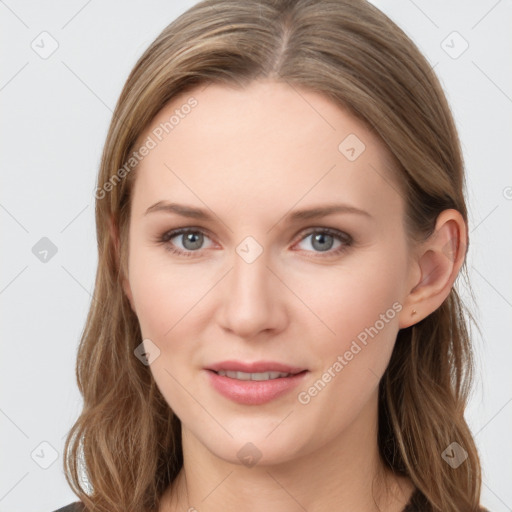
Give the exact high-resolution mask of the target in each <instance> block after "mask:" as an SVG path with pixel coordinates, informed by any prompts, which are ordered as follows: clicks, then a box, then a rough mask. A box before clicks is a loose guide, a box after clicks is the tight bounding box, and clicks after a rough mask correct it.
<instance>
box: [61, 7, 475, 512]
mask: <svg viewBox="0 0 512 512" xmlns="http://www.w3.org/2000/svg"><path fill="white" fill-rule="evenodd" d="M258 78H266V79H272V80H276V81H285V82H287V83H289V84H290V85H292V86H293V87H302V88H305V89H309V90H313V91H316V92H320V93H323V94H324V95H326V96H327V97H328V98H330V99H331V100H332V101H334V102H336V103H337V104H338V105H339V106H340V107H342V108H345V109H348V110H349V111H350V112H351V113H353V114H354V115H355V116H357V118H358V119H360V120H361V121H362V122H364V123H365V124H366V125H367V126H368V127H369V128H370V129H371V130H372V131H373V132H374V133H375V134H377V135H378V137H380V139H381V140H382V142H383V144H384V145H385V146H386V147H387V148H388V150H389V151H390V154H391V155H392V157H393V159H394V163H395V165H394V169H393V172H394V173H395V174H396V176H397V178H398V180H399V182H400V183H401V185H402V189H403V193H404V197H405V200H406V222H407V227H408V232H409V234H410V236H411V239H413V238H414V239H421V238H424V237H426V236H428V235H429V234H430V233H432V231H433V229H434V225H435V221H436V218H437V216H438V215H439V213H440V212H442V211H443V210H444V209H447V208H454V209H456V210H458V211H459V212H460V213H461V214H462V216H463V217H464V219H465V221H466V224H467V212H466V206H465V200H464V171H463V167H464V165H463V160H462V154H461V149H460V143H459V139H458V135H457V132H456V128H455V124H454V121H453V118H452V115H451V112H450V108H449V105H448V103H447V100H446V98H445V95H444V93H443V90H442V88H441V85H440V83H439V81H438V79H437V77H436V75H435V73H434V72H433V70H432V68H431V67H430V65H429V64H428V62H427V60H426V59H425V58H424V57H423V55H422V54H421V53H420V51H419V50H418V49H417V47H416V46H415V45H414V43H413V42H412V41H411V40H410V39H409V38H408V37H407V36H406V35H405V33H404V32H403V31H402V30H401V29H400V28H399V27H397V26H396V25H395V24H394V23H393V22H392V21H391V20H390V19H388V18H387V17H386V16H385V15H384V14H383V13H382V12H380V11H379V10H378V9H377V8H375V7H374V6H372V5H371V4H370V3H368V2H366V1H365V0H255V1H251V2H245V1H241V0H205V1H202V2H200V3H198V4H196V5H195V6H193V7H192V8H191V9H189V10H188V11H187V12H185V13H184V14H183V15H181V16H180V17H179V18H177V19H176V20H175V21H174V22H172V23H171V24H170V25H169V26H168V27H167V28H165V29H164V30H163V32H162V33H161V34H160V35H159V36H158V38H157V39H156V40H155V41H154V42H153V43H152V44H151V46H150V47H149V48H148V49H147V50H146V51H145V53H144V54H143V55H142V57H141V58H140V59H139V61H138V62H137V64H136V65H135V67H134V69H133V70H132V72H131V74H130V76H129V77H128V80H127V82H126V84H125V86H124V89H123V91H122V93H121V96H120V98H119V101H118V103H117V106H116V108H115V111H114V115H113V118H112V122H111V125H110V129H109V132H108V135H107V139H106V143H105V147H104V151H103V155H102V160H101V167H100V171H99V176H98V184H97V186H98V188H97V191H96V194H95V195H96V228H97V242H98V256H99V258H98V269H97V275H96V283H95V291H94V300H92V302H91V307H90V310H89V314H88V318H87V321H86V325H85V328H84V331H83V334H82V339H81V342H80V346H79V350H78V357H77V368H76V373H77V381H78V387H79V390H80V392H81V394H82V395H83V410H82V412H81V414H80V416H79V418H78V419H77V421H76V423H75V424H74V425H73V427H72V429H71V430H70V432H69V434H68V437H67V440H66V445H65V459H64V468H65V473H66V478H67V479H68V482H69V484H70V485H71V487H72V488H73V490H74V492H75V493H76V494H77V495H78V497H79V498H80V499H81V500H82V501H83V502H84V504H85V505H86V507H87V509H88V510H91V511H98V512H126V511H127V510H136V511H148V512H149V511H153V510H155V509H157V507H158V504H159V502H160V498H161V496H162V494H163V492H164V490H165V489H166V488H167V487H168V486H169V484H170V483H171V482H172V481H173V480H174V479H175V477H176V476H177V474H178V472H179V471H180V469H181V467H182V464H183V454H182V447H181V441H180V439H181V438H180V427H181V425H180V421H179V419H178V418H177V417H176V416H175V415H174V414H173V411H172V410H171V409H170V407H169V406H168V404H167V403H166V402H165V400H164V399H163V397H162V395H161V394H160V392H159V390H158V388H157V386H156V384H155V381H154V379H153V378H152V375H151V372H150V370H149V367H147V366H145V365H143V364H141V362H140V361H139V360H138V359H137V358H136V357H135V356H134V349H135V348H136V347H137V346H138V345H139V344H140V343H141V341H142V337H141V332H140V328H139V323H138V320H137V317H136V315H135V314H134V312H133V311H132V309H131V307H130V303H129V301H128V299H127V297H126V295H125V294H124V292H123V289H122V279H123V277H124V276H126V275H127V274H126V262H127V253H128V223H129V218H130V201H131V190H132V187H133V183H134V179H135V176H136V163H134V162H133V161H132V160H131V159H132V154H133V151H134V149H136V143H137V141H138V139H139V137H140V136H141V134H143V133H144V130H145V129H146V128H147V127H148V125H149V123H150V122H151V121H152V119H154V117H155V115H156V114H157V113H158V112H159V111H160V110H161V109H162V108H163V107H164V106H165V105H166V104H167V103H168V102H169V100H171V99H172V98H174V97H175V96H177V95H178V94H182V93H186V92H187V91H190V90H191V89H193V88H194V87H196V86H198V85H201V84H205V85H206V84H208V83H211V82H215V83H224V84H229V85H237V86H240V87H243V86H245V85H247V84H249V83H250V82H251V81H253V80H256V79H258ZM127 162H131V164H129V165H128V167H127V165H126V164H127ZM123 169H124V171H123ZM463 270H465V268H464V267H463ZM472 371H473V359H472V349H471V344H470V339H469V333H468V320H467V317H466V315H465V310H464V306H463V304H462V302H461V300H460V299H459V296H458V295H457V292H456V290H455V288H454V289H452V291H451V293H450V295H449V297H448V298H447V299H446V300H445V302H444V303H443V304H442V306H441V307H439V308H438V309H437V310H436V311H434V312H433V313H432V314H431V315H429V316H428V317H427V318H425V319H424V320H422V321H420V322H419V323H417V324H416V325H414V326H412V327H409V328H405V329H402V330H400V332H399V333H398V337H397V340H396V345H395V348H394V351H393V354H392V357H391V361H390V363H389V366H388V368H387V370H386V372H385V374H384V376H383V378H382V380H381V382H380V388H379V391H380V400H379V434H378V442H379V450H380V454H381V457H382V460H383V461H384V463H385V464H386V465H387V466H389V467H390V468H391V469H392V470H393V471H394V472H396V473H397V474H402V475H407V476H408V477H409V478H410V479H411V481H412V482H413V483H414V484H415V485H416V487H417V488H418V489H419V490H420V491H421V493H422V494H423V496H424V497H425V499H426V502H428V505H425V509H424V510H425V512H427V511H429V510H430V511H437V512H441V511H442V512H472V511H476V510H478V506H479V498H480V485H481V474H480V471H481V469H480V463H479V458H478V453H477V449H476V446H475V443H474V440H473V438H472V434H471V431H470V429H469V428H468V425H467V423H466V421H465V419H464V411H465V408H466V404H467V400H468V393H469V391H470V386H471V382H472ZM453 442H456V443H458V444H459V445H460V446H461V447H462V448H463V449H464V450H465V451H466V452H467V459H466V460H465V461H464V463H462V464H460V465H459V466H458V467H456V468H454V467H452V466H451V465H449V464H448V463H447V462H445V460H444V459H443V457H442V454H443V452H444V451H445V450H446V448H447V447H448V446H450V445H451V443H453Z"/></svg>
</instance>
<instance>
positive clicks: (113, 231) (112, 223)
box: [109, 216, 135, 313]
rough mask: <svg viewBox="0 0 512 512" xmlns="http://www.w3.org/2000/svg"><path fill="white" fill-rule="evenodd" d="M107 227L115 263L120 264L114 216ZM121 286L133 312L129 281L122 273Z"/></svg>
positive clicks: (119, 243)
mask: <svg viewBox="0 0 512 512" xmlns="http://www.w3.org/2000/svg"><path fill="white" fill-rule="evenodd" d="M109 229H110V236H111V238H112V243H113V245H114V251H115V258H116V262H117V265H120V264H121V263H120V261H121V250H120V247H121V242H120V238H119V230H118V228H117V224H116V223H115V221H114V218H113V217H112V216H111V217H110V221H109ZM122 286H123V290H124V293H125V294H126V296H127V297H128V300H129V302H130V306H131V308H132V310H133V312H134V313H135V308H134V306H133V296H132V289H131V287H130V282H129V281H128V278H127V277H125V276H124V275H123V276H122Z"/></svg>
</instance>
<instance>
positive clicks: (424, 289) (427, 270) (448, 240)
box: [399, 209, 467, 329]
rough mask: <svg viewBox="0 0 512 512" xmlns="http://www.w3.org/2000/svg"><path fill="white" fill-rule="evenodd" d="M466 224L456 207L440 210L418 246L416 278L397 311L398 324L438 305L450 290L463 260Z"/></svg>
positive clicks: (405, 323) (416, 318) (419, 317)
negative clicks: (431, 231)
mask: <svg viewBox="0 0 512 512" xmlns="http://www.w3.org/2000/svg"><path fill="white" fill-rule="evenodd" d="M466 247H467V226H466V223H465V221H464V219H463V217H462V215H461V214H460V212H458V211H457V210H453V209H449V210H444V211H443V212H442V213H441V214H439V216H438V218H437V221H436V227H435V230H434V232H433V233H432V235H431V236H430V237H429V238H428V239H427V240H426V241H425V242H422V243H421V245H420V246H419V251H418V254H417V256H416V273H417V274H416V275H418V269H419V276H420V277H419V279H417V282H416V283H415V284H414V286H413V288H412V289H411V291H410V292H409V294H408V295H407V297H406V299H405V301H404V307H403V310H402V312H401V315H400V323H399V325H400V328H401V329H403V328H405V327H409V326H411V325H413V324H415V323H417V322H419V321H420V320H422V319H423V318H425V317H427V316H428V315H430V313H432V312H433V311H435V310H436V309H437V308H439V307H440V306H441V304H442V303H443V302H444V300H445V299H446V298H447V297H448V295H449V294H450V291H451V289H452V286H453V283H454V282H455V279H456V277H457V274H458V273H459V270H460V268H461V266H462V264H463V262H464V259H465V256H466Z"/></svg>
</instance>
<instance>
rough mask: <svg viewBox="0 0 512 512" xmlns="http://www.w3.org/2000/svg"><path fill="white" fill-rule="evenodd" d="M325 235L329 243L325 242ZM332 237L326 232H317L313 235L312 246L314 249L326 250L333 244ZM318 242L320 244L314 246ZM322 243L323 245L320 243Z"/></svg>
mask: <svg viewBox="0 0 512 512" xmlns="http://www.w3.org/2000/svg"><path fill="white" fill-rule="evenodd" d="M326 237H327V238H328V239H330V240H329V242H330V243H327V244H326V241H325V239H326ZM333 241H334V240H333V237H332V236H331V235H328V234H327V233H317V234H316V235H315V236H314V237H313V247H314V248H315V249H318V250H319V251H328V250H329V249H330V248H331V247H332V244H333ZM317 242H319V243H320V245H319V246H316V245H315V244H316V243H317ZM322 244H324V245H322Z"/></svg>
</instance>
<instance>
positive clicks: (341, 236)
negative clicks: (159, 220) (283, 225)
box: [156, 228, 353, 258]
mask: <svg viewBox="0 0 512 512" xmlns="http://www.w3.org/2000/svg"><path fill="white" fill-rule="evenodd" d="M187 233H201V234H203V235H205V236H207V237H208V235H207V234H206V233H205V232H204V231H203V230H202V229H198V228H179V229H174V230H171V231H166V232H165V233H163V234H162V235H161V236H159V237H158V239H157V240H156V241H157V243H159V244H162V245H164V247H165V250H166V251H169V252H170V253H172V254H177V255H179V256H185V257H186V258H194V257H199V256H200V253H201V249H199V250H196V251H182V250H181V249H176V248H175V247H173V246H172V244H170V242H169V241H170V239H172V238H174V237H176V236H179V235H183V234H187ZM315 234H323V235H330V236H332V237H334V238H335V239H337V240H339V241H340V242H341V244H342V245H340V246H339V247H338V248H337V249H335V250H333V251H331V250H328V251H325V253H322V252H321V251H306V252H314V254H315V256H308V257H313V258H317V257H320V258H327V257H332V256H335V255H339V254H341V253H343V252H344V251H346V250H347V249H348V248H349V247H351V246H352V244H353V239H352V237H351V236H350V235H349V234H347V233H344V232H343V231H338V230H337V229H331V228H313V229H311V230H310V231H308V232H307V233H305V234H304V236H303V237H302V238H301V239H300V240H298V242H297V243H299V242H302V241H303V240H305V239H306V238H307V237H308V236H311V235H315ZM208 238H210V237H208Z"/></svg>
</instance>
